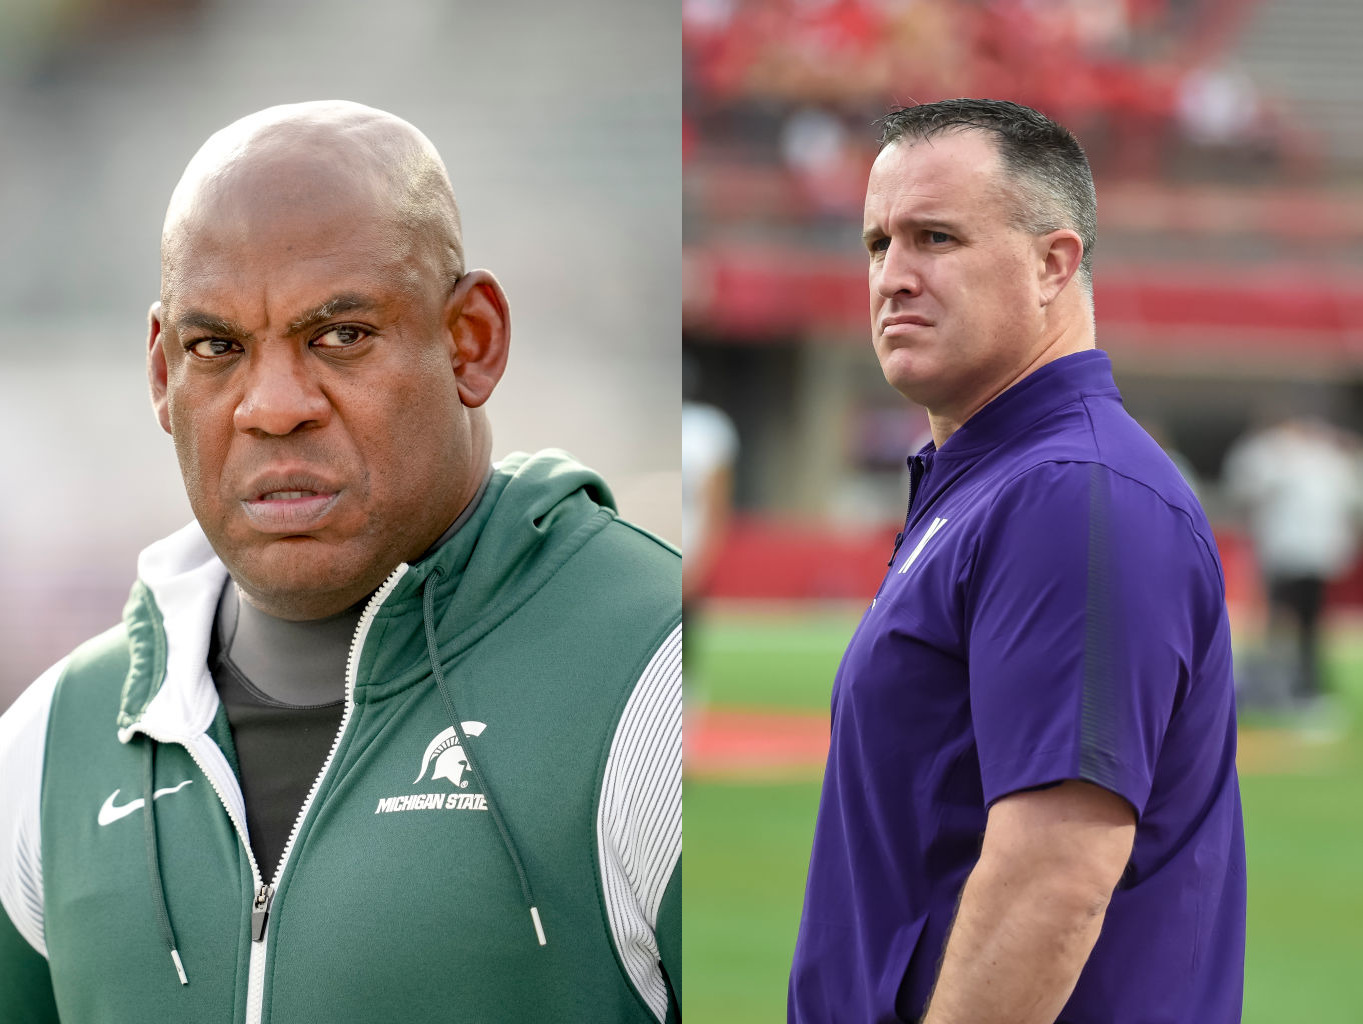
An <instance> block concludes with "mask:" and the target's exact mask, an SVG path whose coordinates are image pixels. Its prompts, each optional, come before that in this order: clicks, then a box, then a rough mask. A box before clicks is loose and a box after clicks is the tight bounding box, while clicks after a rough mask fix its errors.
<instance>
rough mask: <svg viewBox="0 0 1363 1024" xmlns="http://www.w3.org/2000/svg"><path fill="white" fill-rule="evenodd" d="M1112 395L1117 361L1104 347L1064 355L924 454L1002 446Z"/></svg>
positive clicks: (943, 454)
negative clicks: (1080, 402) (1089, 399)
mask: <svg viewBox="0 0 1363 1024" xmlns="http://www.w3.org/2000/svg"><path fill="white" fill-rule="evenodd" d="M1102 392H1112V393H1113V394H1114V395H1115V394H1117V385H1116V383H1115V382H1114V381H1113V379H1112V360H1111V359H1109V358H1108V355H1107V353H1106V352H1103V351H1101V350H1100V349H1089V350H1087V351H1084V352H1074V353H1072V354H1070V355H1067V356H1061V357H1060V358H1059V359H1056V360H1054V361H1053V362H1049V363H1047V364H1046V365H1045V366H1042V367H1041V368H1040V369H1038V370H1036V371H1034V372H1033V373H1030V374H1028V375H1027V376H1026V377H1024V378H1023V379H1022V380H1020V381H1018V383H1016V384H1014V385H1013V386H1012V387H1010V388H1008V390H1006V391H1004V392H1003V394H1001V395H999V396H998V397H997V398H995V399H994V400H993V401H991V402H989V403H988V404H987V405H986V406H985V407H984V408H983V409H981V410H980V411H979V412H977V413H975V415H974V416H971V417H970V419H968V420H966V421H965V423H963V424H962V425H961V426H960V428H959V429H957V430H956V432H955V433H954V434H952V435H951V436H950V437H949V438H947V440H946V442H945V443H944V444H943V445H942V448H941V450H940V451H938V450H937V448H936V446H935V445H933V443H932V442H931V441H929V442H928V444H927V446H926V447H925V448H924V449H923V450H922V451H921V452H920V453H919V454H920V455H929V454H932V453H933V452H936V453H937V457H938V458H944V459H945V458H951V457H953V456H956V455H966V454H971V453H975V452H979V451H982V450H985V449H990V448H996V447H998V446H999V445H1000V444H1002V443H1003V442H1005V441H1008V440H1011V439H1012V438H1014V437H1016V436H1017V435H1018V434H1020V433H1021V432H1023V431H1024V430H1026V429H1027V428H1028V427H1030V426H1031V425H1032V424H1033V423H1036V422H1037V421H1038V420H1040V419H1042V418H1044V417H1046V416H1048V415H1050V414H1051V413H1053V412H1055V410H1057V409H1059V408H1060V407H1061V406H1063V405H1068V404H1069V403H1071V402H1073V401H1075V400H1076V399H1078V398H1079V397H1080V396H1081V395H1086V394H1098V393H1102Z"/></svg>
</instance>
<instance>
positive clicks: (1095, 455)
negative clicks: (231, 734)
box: [997, 396, 1205, 522]
mask: <svg viewBox="0 0 1363 1024" xmlns="http://www.w3.org/2000/svg"><path fill="white" fill-rule="evenodd" d="M1038 477H1040V478H1043V479H1045V480H1048V481H1050V482H1052V483H1054V482H1059V481H1063V480H1065V479H1067V478H1073V479H1075V480H1083V481H1085V482H1086V483H1088V484H1089V485H1090V486H1091V485H1092V484H1093V482H1094V481H1096V480H1097V479H1098V478H1100V477H1101V478H1105V479H1107V480H1108V481H1109V484H1108V486H1109V487H1111V488H1112V489H1113V490H1114V491H1116V492H1123V491H1127V490H1132V489H1135V490H1143V491H1148V492H1150V493H1151V494H1153V495H1155V496H1157V497H1158V498H1159V500H1160V502H1162V503H1163V504H1165V505H1167V506H1168V507H1169V509H1171V510H1175V511H1178V512H1179V513H1181V514H1182V515H1184V516H1186V517H1187V518H1189V519H1190V520H1192V521H1194V522H1205V517H1204V516H1203V514H1202V508H1201V504H1200V503H1199V502H1198V500H1197V497H1196V495H1194V493H1193V491H1192V488H1191V487H1190V486H1189V484H1188V482H1187V481H1186V480H1185V479H1184V478H1183V475H1182V474H1181V473H1180V472H1179V470H1178V467H1177V466H1175V465H1174V463H1173V460H1171V459H1170V457H1169V455H1168V454H1167V453H1166V452H1165V451H1164V449H1162V448H1161V447H1160V446H1159V444H1158V443H1157V442H1156V441H1155V439H1154V438H1152V437H1151V436H1150V435H1149V434H1148V433H1147V432H1146V431H1145V429H1144V428H1143V427H1142V426H1141V425H1140V424H1139V423H1138V422H1136V420H1135V419H1133V418H1132V417H1131V416H1130V415H1129V414H1128V413H1127V412H1126V411H1125V410H1124V409H1123V408H1122V406H1121V403H1120V402H1116V401H1112V400H1111V399H1110V398H1108V397H1107V396H1097V397H1091V396H1083V397H1081V398H1080V399H1078V400H1077V401H1076V402H1075V403H1074V404H1073V405H1071V406H1069V407H1067V408H1066V409H1063V410H1060V411H1059V412H1057V413H1056V414H1055V415H1054V416H1052V417H1050V418H1049V420H1048V421H1047V422H1045V423H1044V424H1042V425H1041V426H1040V429H1036V430H1033V431H1029V432H1026V433H1025V434H1023V435H1021V436H1019V437H1018V438H1016V439H1015V440H1014V442H1013V443H1012V444H1011V445H1010V446H1009V450H1008V452H1007V457H1006V460H1005V462H1004V464H1002V465H1001V466H999V468H998V476H997V485H998V487H997V489H998V491H1000V492H1006V491H1007V490H1009V489H1014V488H1018V487H1022V486H1026V485H1027V484H1029V483H1035V482H1037V478H1038Z"/></svg>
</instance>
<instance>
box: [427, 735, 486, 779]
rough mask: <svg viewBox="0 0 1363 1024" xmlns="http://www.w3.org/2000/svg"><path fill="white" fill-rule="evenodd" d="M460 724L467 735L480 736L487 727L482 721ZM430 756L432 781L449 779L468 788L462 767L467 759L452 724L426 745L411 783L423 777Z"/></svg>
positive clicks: (463, 767)
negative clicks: (417, 770) (432, 766)
mask: <svg viewBox="0 0 1363 1024" xmlns="http://www.w3.org/2000/svg"><path fill="white" fill-rule="evenodd" d="M461 724H462V725H463V726H464V733H465V734H466V735H468V736H480V735H482V732H483V730H484V729H486V728H487V726H486V725H484V724H483V723H482V722H463V723H461ZM432 758H434V759H435V770H434V771H432V772H431V781H432V782H434V781H435V780H436V779H449V780H450V782H452V783H454V785H456V786H457V787H459V788H460V789H467V788H468V784H469V782H468V779H466V778H464V769H466V768H467V767H468V766H469V759H468V757H467V756H466V755H465V753H464V748H463V747H461V746H460V745H459V735H458V733H456V732H455V731H454V726H450V727H449V728H448V729H446V730H445V731H444V732H442V733H441V734H440V735H439V736H437V737H436V738H435V739H433V740H431V742H430V743H429V744H428V745H427V747H426V754H425V756H423V757H422V759H421V771H420V772H418V773H417V777H416V778H415V779H414V780H413V783H412V784H413V785H415V784H416V783H418V782H420V781H421V780H422V779H423V778H425V776H426V769H427V768H429V767H430V764H431V759H432Z"/></svg>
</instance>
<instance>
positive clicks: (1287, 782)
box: [685, 612, 1363, 1024]
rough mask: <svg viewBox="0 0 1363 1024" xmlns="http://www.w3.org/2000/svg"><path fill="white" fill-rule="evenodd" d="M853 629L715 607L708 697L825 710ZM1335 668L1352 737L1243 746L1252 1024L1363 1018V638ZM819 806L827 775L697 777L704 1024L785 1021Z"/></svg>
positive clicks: (689, 973) (691, 968) (694, 829)
mask: <svg viewBox="0 0 1363 1024" xmlns="http://www.w3.org/2000/svg"><path fill="white" fill-rule="evenodd" d="M854 625H855V617H849V616H848V615H847V614H846V613H842V612H809V613H787V614H783V615H746V614H745V615H742V616H729V617H727V618H726V617H719V616H714V615H712V616H711V617H710V619H709V620H708V621H707V622H706V623H705V626H704V628H702V630H700V631H699V634H698V636H697V637H696V641H698V642H696V648H697V649H696V651H695V653H696V655H697V657H696V659H695V661H696V663H697V665H696V667H697V669H698V671H697V673H696V674H697V676H699V677H700V678H701V680H702V689H703V693H704V696H705V698H706V699H707V700H708V702H709V706H710V707H712V708H715V709H722V708H726V707H743V708H771V709H777V710H812V711H821V712H822V711H826V709H827V707H828V695H829V689H830V687H831V685H832V679H833V673H834V670H835V669H836V668H837V663H838V659H839V657H840V656H841V653H842V647H843V645H844V644H845V643H846V641H847V638H848V637H849V636H850V634H851V631H852V628H853V626H854ZM687 642H688V643H692V642H693V640H692V638H691V637H690V636H688V641H687ZM1328 665H1329V680H1330V683H1331V684H1332V686H1333V687H1334V688H1335V689H1336V691H1337V692H1338V695H1339V698H1340V710H1341V711H1342V712H1343V714H1342V715H1341V718H1342V720H1344V721H1346V722H1347V723H1348V724H1347V726H1346V728H1345V730H1344V732H1343V734H1342V736H1337V737H1334V738H1330V739H1319V740H1309V739H1308V740H1302V739H1301V738H1300V736H1299V735H1298V734H1297V733H1293V732H1290V731H1281V730H1279V731H1275V730H1273V729H1271V728H1266V727H1264V726H1263V725H1262V724H1259V725H1256V727H1255V729H1254V732H1255V737H1254V738H1255V739H1256V740H1258V741H1260V743H1261V744H1262V745H1264V746H1265V748H1266V749H1269V750H1271V751H1274V750H1276V751H1278V756H1276V757H1269V758H1256V759H1255V761H1256V762H1257V766H1256V765H1255V764H1251V763H1250V761H1251V759H1250V758H1249V756H1248V754H1249V744H1248V743H1246V742H1245V740H1244V739H1242V750H1243V751H1244V753H1242V758H1241V788H1242V794H1243V799H1244V808H1245V832H1246V837H1245V838H1246V847H1247V852H1248V859H1249V932H1248V934H1249V939H1248V950H1247V953H1246V964H1245V1014H1244V1021H1245V1024H1270V1022H1272V1024H1281V1022H1284V1021H1292V1022H1298V1021H1300V1022H1311V1024H1355V1022H1363V969H1360V967H1359V961H1360V958H1363V728H1360V723H1361V722H1363V636H1357V635H1355V636H1350V637H1336V638H1335V641H1334V643H1333V644H1332V645H1331V649H1330V656H1329V663H1328ZM1284 751H1285V752H1286V753H1285V754H1284V753H1283V752H1284ZM818 799H819V787H818V782H817V780H815V779H813V778H811V779H810V780H808V781H799V782H788V781H787V782H781V783H756V784H755V783H749V782H742V781H724V780H712V779H706V780H704V781H701V780H696V779H688V781H687V783H686V789H685V801H686V897H685V900H686V902H685V922H686V923H685V959H686V1013H687V1016H688V1017H689V1019H691V1020H695V1021H704V1022H705V1024H752V1022H767V1021H783V1020H784V1019H785V992H786V973H787V970H788V968H789V964H790V955H791V951H792V950H793V948H794V945H795V931H796V927H797V924H798V922H799V916H800V906H801V902H802V899H803V893H804V874H805V868H806V866H807V864H808V858H809V847H810V841H811V836H812V831H813V827H814V814H815V810H816V808H817V806H818Z"/></svg>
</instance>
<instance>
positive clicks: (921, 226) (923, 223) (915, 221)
mask: <svg viewBox="0 0 1363 1024" xmlns="http://www.w3.org/2000/svg"><path fill="white" fill-rule="evenodd" d="M894 227H895V228H897V229H900V230H904V229H909V230H912V231H945V232H946V233H947V234H949V235H954V234H957V233H958V232H959V231H960V230H961V228H960V225H959V224H958V223H957V222H956V221H955V220H953V219H951V218H950V217H937V216H921V217H920V216H914V215H910V216H907V217H900V218H898V219H897V220H896V221H895V222H894ZM885 235H886V230H885V228H884V227H882V226H881V225H880V224H873V225H871V226H870V227H867V228H864V229H863V230H862V232H861V240H862V242H863V243H870V242H872V241H874V240H875V239H877V238H884V237H885Z"/></svg>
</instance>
